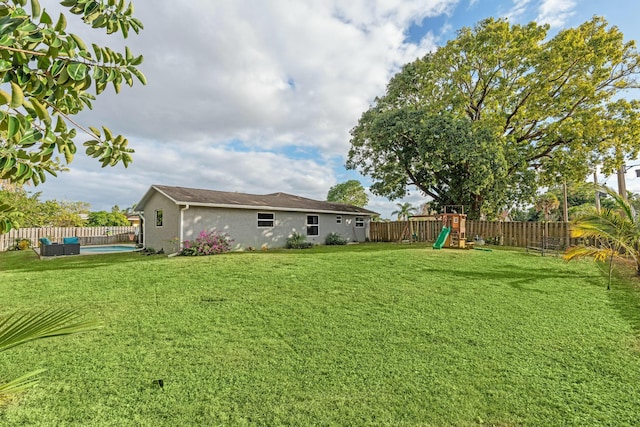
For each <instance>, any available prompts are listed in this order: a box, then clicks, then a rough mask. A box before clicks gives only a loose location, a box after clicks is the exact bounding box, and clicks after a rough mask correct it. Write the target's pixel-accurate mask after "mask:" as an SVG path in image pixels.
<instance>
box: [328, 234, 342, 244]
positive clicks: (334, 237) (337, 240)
mask: <svg viewBox="0 0 640 427" xmlns="http://www.w3.org/2000/svg"><path fill="white" fill-rule="evenodd" d="M324 244H325V245H346V244H347V239H345V238H344V237H342V236H341V235H339V234H338V233H329V234H327V237H326V238H325V239H324Z"/></svg>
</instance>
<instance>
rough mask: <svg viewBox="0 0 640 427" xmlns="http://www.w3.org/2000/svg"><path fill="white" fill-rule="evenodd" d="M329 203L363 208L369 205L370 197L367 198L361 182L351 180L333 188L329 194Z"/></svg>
mask: <svg viewBox="0 0 640 427" xmlns="http://www.w3.org/2000/svg"><path fill="white" fill-rule="evenodd" d="M327 201H328V202H337V203H345V204H347V205H353V206H358V207H361V208H363V207H365V206H366V205H367V203H369V196H367V193H366V191H365V190H364V187H363V186H362V184H361V183H360V181H357V180H355V179H350V180H349V181H346V182H343V183H341V184H336V185H334V186H333V187H331V188H330V189H329V193H327Z"/></svg>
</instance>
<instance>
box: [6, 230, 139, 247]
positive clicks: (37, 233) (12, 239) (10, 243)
mask: <svg viewBox="0 0 640 427" xmlns="http://www.w3.org/2000/svg"><path fill="white" fill-rule="evenodd" d="M135 231H136V227H132V226H127V227H42V228H16V229H13V230H11V231H9V232H8V233H6V234H0V252H4V251H6V250H9V249H12V248H14V247H15V245H16V241H17V240H20V239H29V240H30V241H31V246H32V247H37V246H38V243H39V242H38V239H40V238H41V237H47V238H48V239H49V240H51V241H52V242H57V243H62V239H63V238H64V237H79V238H80V245H81V246H87V245H110V244H114V243H125V242H126V243H134V242H135Z"/></svg>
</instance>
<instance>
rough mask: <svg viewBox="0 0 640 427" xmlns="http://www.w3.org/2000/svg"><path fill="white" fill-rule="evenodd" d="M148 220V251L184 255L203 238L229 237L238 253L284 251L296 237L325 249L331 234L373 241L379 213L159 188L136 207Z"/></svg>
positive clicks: (286, 198)
mask: <svg viewBox="0 0 640 427" xmlns="http://www.w3.org/2000/svg"><path fill="white" fill-rule="evenodd" d="M136 210H137V211H138V212H139V213H140V217H141V218H142V232H141V236H140V237H141V241H142V243H143V244H144V246H145V247H147V248H153V249H156V250H159V249H164V251H165V252H167V253H172V252H177V251H179V250H180V248H181V245H182V242H184V241H186V240H193V239H195V238H196V237H197V236H198V234H200V232H202V231H204V230H207V231H212V230H217V231H219V232H224V233H228V234H229V236H230V237H231V238H232V239H233V240H234V243H233V246H234V248H235V249H237V250H241V249H247V248H249V247H252V248H256V249H260V248H261V247H262V246H263V245H266V246H267V247H269V248H276V247H284V246H285V245H286V241H287V238H288V237H289V236H291V235H292V234H293V233H299V234H303V235H306V236H307V241H309V242H312V243H324V241H325V238H326V236H327V235H328V234H329V233H338V234H339V235H341V236H342V237H343V238H345V239H347V240H348V241H352V242H364V241H365V240H366V239H368V237H369V224H370V222H371V217H372V216H374V215H378V214H377V213H376V212H373V211H370V210H368V209H363V208H359V207H357V206H351V205H345V204H341V203H332V202H323V201H318V200H312V199H307V198H304V197H299V196H293V195H291V194H286V193H273V194H265V195H256V194H243V193H232V192H224V191H214V190H202V189H196V188H183V187H169V186H165V185H153V186H151V188H149V190H148V191H147V192H146V194H145V195H144V196H143V197H142V199H141V200H140V201H139V202H138V203H137V204H136Z"/></svg>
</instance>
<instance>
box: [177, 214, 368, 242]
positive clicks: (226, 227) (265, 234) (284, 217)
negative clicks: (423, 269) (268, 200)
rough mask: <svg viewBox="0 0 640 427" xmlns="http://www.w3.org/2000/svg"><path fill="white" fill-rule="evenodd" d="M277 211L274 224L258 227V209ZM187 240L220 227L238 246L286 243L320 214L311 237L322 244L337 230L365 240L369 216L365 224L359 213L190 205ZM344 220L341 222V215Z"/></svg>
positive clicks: (186, 218)
mask: <svg viewBox="0 0 640 427" xmlns="http://www.w3.org/2000/svg"><path fill="white" fill-rule="evenodd" d="M259 212H260V213H273V214H274V216H275V220H274V226H273V227H258V213H259ZM183 215H184V217H183V218H184V219H183V220H184V235H183V240H192V239H194V238H196V237H197V236H198V234H199V233H200V232H201V231H203V230H214V229H215V230H218V231H220V232H226V233H228V234H229V235H230V236H231V238H232V239H233V240H234V243H233V247H234V248H235V249H246V248H248V247H253V248H255V249H260V248H261V247H262V245H266V246H267V247H270V248H276V247H284V246H285V245H286V241H287V238H288V237H289V236H290V235H291V234H292V233H294V232H297V233H300V234H303V235H306V233H307V215H318V235H317V236H307V241H309V242H312V243H315V244H322V243H324V241H325V238H326V236H327V235H328V234H329V233H331V232H335V233H338V234H340V235H341V236H342V237H344V238H346V239H348V240H349V241H352V242H353V241H358V242H363V241H365V239H366V237H367V229H368V226H369V217H365V216H358V217H360V218H363V220H364V227H356V215H336V214H326V213H324V214H323V213H319V214H318V213H313V212H309V213H305V212H282V211H272V210H247V209H229V208H205V207H190V208H189V209H188V210H186V211H184V213H183ZM338 216H340V217H341V223H340V224H339V223H337V217H338Z"/></svg>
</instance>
